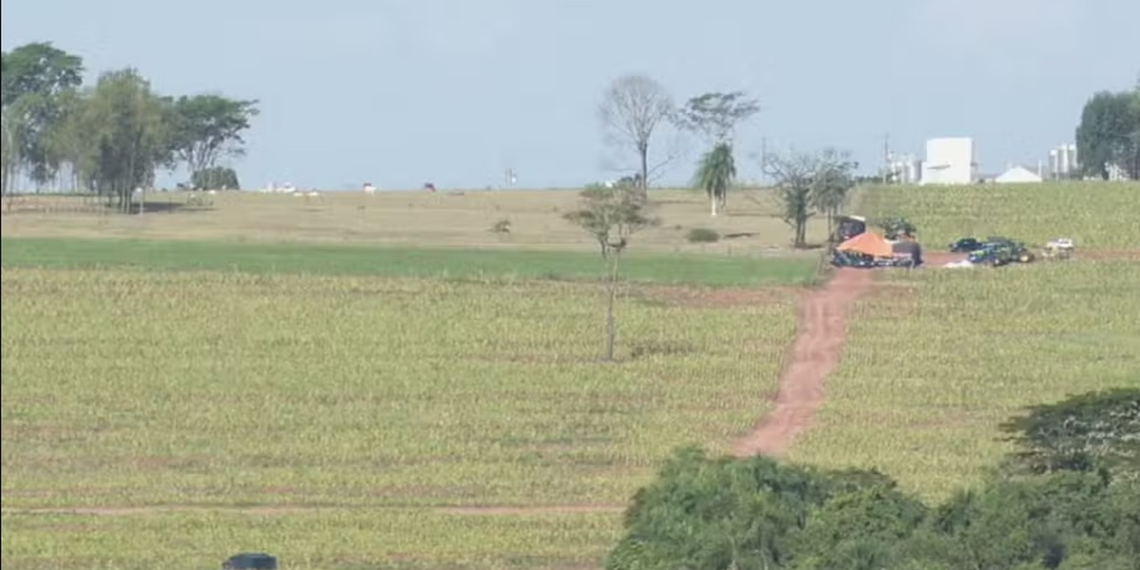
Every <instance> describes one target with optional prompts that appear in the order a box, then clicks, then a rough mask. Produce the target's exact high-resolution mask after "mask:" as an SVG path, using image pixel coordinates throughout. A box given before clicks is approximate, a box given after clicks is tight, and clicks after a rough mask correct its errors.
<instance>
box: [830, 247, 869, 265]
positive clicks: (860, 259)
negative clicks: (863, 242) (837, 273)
mask: <svg viewBox="0 0 1140 570" xmlns="http://www.w3.org/2000/svg"><path fill="white" fill-rule="evenodd" d="M831 264H832V265H834V266H835V267H858V268H861V269H868V268H871V267H875V258H873V257H871V256H869V255H863V254H861V253H854V252H848V251H839V250H833V251H832V252H831Z"/></svg>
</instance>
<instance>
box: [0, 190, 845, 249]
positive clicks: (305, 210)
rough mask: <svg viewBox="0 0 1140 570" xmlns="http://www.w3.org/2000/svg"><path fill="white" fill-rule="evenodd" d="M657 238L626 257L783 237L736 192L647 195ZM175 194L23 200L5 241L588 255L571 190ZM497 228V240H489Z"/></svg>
mask: <svg viewBox="0 0 1140 570" xmlns="http://www.w3.org/2000/svg"><path fill="white" fill-rule="evenodd" d="M651 196H652V201H653V214H654V215H655V216H657V217H659V218H660V219H661V221H662V223H661V225H660V226H659V227H657V228H651V229H648V230H646V231H645V232H643V233H641V234H638V236H637V237H636V244H635V245H634V246H633V247H632V249H636V250H639V251H648V252H658V253H661V252H665V253H676V252H681V253H709V254H720V255H734V256H738V255H745V256H756V255H772V254H774V253H776V254H781V255H784V254H787V253H788V252H787V249H788V247H787V246H788V244H789V243H790V241H789V240H790V239H791V233H790V230H789V229H788V226H787V225H786V224H785V223H784V222H783V221H782V220H781V219H780V218H779V216H778V215H777V212H778V208H777V206H776V203H775V196H774V195H773V193H772V192H771V191H766V190H741V191H739V192H736V193H734V194H733V195H732V196H731V197H730V199H729V210H728V213H727V215H721V216H718V217H716V218H713V217H711V216H710V215H709V212H708V203H707V200H706V198H705V197H704V195H703V194H701V193H699V192H694V191H690V190H654V191H653V192H652V194H651ZM188 199H189V197H188V195H187V194H186V193H178V192H171V193H158V194H155V195H154V196H152V197H151V198H150V202H149V203H150V208H152V209H153V210H154V211H153V214H151V215H147V214H144V215H142V216H116V215H113V214H107V213H105V212H104V211H103V210H102V209H101V208H98V207H97V206H94V205H92V203H91V202H90V201H89V200H86V199H83V198H70V197H59V196H35V195H33V196H23V197H19V198H16V199H15V201H14V203H13V205H12V207H11V209H8V208H3V209H2V212H3V213H2V214H0V229H2V230H3V235H4V236H5V237H75V238H92V237H98V238H105V237H118V238H145V239H204V240H227V241H234V240H245V241H261V242H272V243H280V242H323V243H334V244H342V243H363V244H372V245H376V244H382V245H393V246H405V247H407V246H412V247H415V246H431V247H460V248H514V249H545V250H576V251H593V250H596V248H597V244H595V243H594V242H593V241H591V239H590V237H589V236H588V235H587V234H586V233H584V232H583V231H582V230H581V229H579V228H577V227H575V226H574V225H572V224H570V223H569V222H567V221H566V220H565V219H564V218H563V216H564V215H565V214H566V213H567V212H570V211H573V210H574V209H576V208H577V207H579V196H578V192H577V191H573V190H542V191H521V190H520V191H469V192H440V193H434V194H433V193H428V192H377V193H375V194H372V195H368V194H364V193H363V192H323V193H321V195H320V197H319V198H308V197H294V196H292V195H288V194H259V193H249V192H240V193H236V192H235V193H220V194H217V195H215V196H212V197H210V198H209V199H210V200H212V201H213V205H212V206H211V207H208V208H196V207H195V208H190V207H185V204H186V202H187V200H188ZM502 220H508V221H509V222H510V225H511V232H510V234H508V235H503V234H497V233H493V232H491V231H490V230H491V228H492V226H494V225H495V224H496V223H498V222H500V221H502ZM694 228H710V229H714V230H716V231H718V232H720V233H721V235H723V236H725V238H726V239H724V240H722V241H721V242H720V243H716V244H707V245H701V244H690V243H689V242H688V241H687V240H686V238H685V236H686V234H687V233H688V232H689V230H691V229H694ZM826 237H827V227H826V223H825V220H823V219H822V218H820V219H815V220H813V221H812V223H811V224H810V225H809V227H808V240H809V241H810V242H813V243H820V242H823V241H825V240H826Z"/></svg>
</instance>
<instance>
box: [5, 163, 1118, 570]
mask: <svg viewBox="0 0 1140 570" xmlns="http://www.w3.org/2000/svg"><path fill="white" fill-rule="evenodd" d="M655 196H657V197H658V200H657V201H658V204H657V215H659V216H661V217H662V218H663V220H664V223H663V224H662V226H661V227H659V228H656V229H653V230H651V231H647V232H646V233H645V234H643V235H639V236H638V237H635V244H634V245H633V247H632V248H631V250H630V253H629V256H628V259H627V263H626V264H625V266H624V269H623V271H624V273H625V275H626V276H627V277H628V278H629V279H630V283H628V284H627V285H626V286H624V287H623V297H622V299H621V301H620V304H619V307H618V311H619V313H618V324H619V357H620V358H621V362H620V363H619V364H607V363H602V362H599V361H598V359H597V357H598V356H599V355H600V354H601V349H602V330H603V319H602V316H603V315H602V302H603V294H602V290H601V287H600V286H599V285H598V284H597V283H596V282H595V281H596V279H597V278H598V277H599V276H600V275H601V273H602V271H603V268H602V264H601V262H600V260H599V258H598V256H597V254H596V252H595V248H594V244H592V243H591V242H590V241H589V240H588V239H586V238H585V236H584V234H582V233H581V231H580V230H576V229H574V228H573V227H570V226H567V225H565V222H564V221H563V220H562V218H561V216H562V213H563V212H565V211H568V209H570V208H572V207H573V205H574V203H575V199H576V197H575V194H574V193H573V192H568V191H566V192H563V191H547V192H466V193H463V192H455V193H440V194H427V193H392V194H385V193H377V194H376V195H374V196H366V195H364V194H362V193H347V194H343V195H336V194H335V193H327V194H325V195H324V196H323V197H321V198H315V199H307V198H294V197H292V196H281V195H247V194H240V195H239V194H232V195H219V196H217V197H216V199H217V200H218V202H217V203H216V204H215V206H214V207H212V208H208V209H203V210H195V209H183V208H178V207H173V206H172V207H169V208H168V209H167V210H157V211H155V212H148V213H147V214H144V215H143V216H129V217H116V216H104V215H92V214H90V213H85V212H82V211H78V212H77V211H68V209H67V207H66V205H64V206H51V207H45V206H42V205H37V203H38V202H37V201H41V202H42V201H45V200H51V199H49V198H43V197H25V199H23V202H21V204H20V206H19V208H17V209H16V210H15V211H10V212H6V213H5V214H4V217H3V230H4V232H3V241H2V242H0V243H2V246H3V254H2V256H0V268H2V269H0V270H2V274H0V275H2V278H0V303H2V308H0V309H2V310H0V319H2V328H3V331H4V334H3V341H2V357H0V367H2V370H0V377H2V378H3V400H2V413H3V415H2V422H0V426H2V443H3V445H2V446H0V457H2V465H3V481H2V487H3V488H2V491H3V494H2V497H3V529H4V540H3V545H2V549H0V550H2V551H0V554H2V558H3V560H4V566H5V568H15V569H17V570H22V569H32V568H35V569H38V568H43V567H53V568H63V569H65V570H72V569H74V570H78V569H81V568H82V569H87V568H93V567H94V568H106V569H112V568H113V569H115V570H134V569H139V570H141V569H142V568H151V567H153V566H154V556H155V555H156V553H161V556H162V558H163V563H164V564H165V565H166V566H165V567H170V568H176V569H186V570H190V569H196V568H208V567H217V566H218V564H219V563H220V560H221V558H223V557H224V556H225V555H228V554H230V553H233V552H237V551H248V550H268V551H271V552H273V553H274V554H276V555H278V556H280V557H281V558H282V560H283V561H287V567H289V568H297V569H303V570H326V569H332V570H365V569H369V570H372V569H380V568H384V569H401V570H420V569H425V570H426V569H429V568H431V569H435V568H449V569H466V570H506V569H512V570H513V569H519V570H522V569H539V570H543V569H546V570H555V569H557V570H571V569H574V570H585V569H596V568H598V566H599V562H600V561H601V560H602V559H603V558H604V556H605V553H606V552H607V551H608V550H609V549H610V548H611V547H612V546H613V545H614V542H615V540H616V538H617V536H618V534H619V532H620V525H621V511H622V509H623V508H624V507H625V506H626V505H627V504H628V501H629V499H630V498H631V496H632V495H633V493H634V492H635V491H636V490H637V489H638V487H640V486H641V485H643V484H644V483H646V482H647V481H648V480H649V478H650V477H652V475H653V473H654V470H655V469H656V467H657V466H658V464H659V462H660V460H661V459H662V458H664V457H665V456H667V455H668V454H669V453H670V452H671V451H672V450H673V449H674V448H675V447H676V446H679V445H686V444H700V445H704V446H706V447H708V448H710V449H712V450H714V451H716V452H729V450H730V449H733V448H734V441H736V440H738V438H739V437H740V436H742V435H744V434H746V433H748V432H749V430H750V428H752V427H753V426H754V423H755V421H756V420H757V418H759V417H761V416H763V415H764V414H765V413H766V412H767V411H770V410H772V409H773V408H774V406H775V404H774V403H773V396H774V395H775V394H776V392H777V384H778V381H779V380H780V378H779V376H780V371H781V369H782V368H783V365H784V364H786V363H787V362H788V361H789V359H793V360H794V359H796V358H798V356H796V355H797V354H799V353H798V352H797V351H796V350H792V349H791V348H792V347H793V337H794V336H795V335H796V332H797V315H798V314H799V313H800V310H801V307H799V306H798V305H799V304H800V303H801V302H805V301H804V300H805V299H808V298H811V299H815V301H814V302H815V303H816V305H813V306H814V307H815V309H812V310H805V314H807V313H812V314H814V315H815V317H817V319H816V321H815V322H816V325H809V326H807V328H808V329H813V328H814V329H815V334H820V335H822V334H826V332H827V330H825V329H828V330H830V329H838V330H840V331H842V330H843V329H844V328H845V329H846V338H845V340H844V339H842V338H839V339H838V340H834V339H832V340H834V342H832V340H829V339H828V338H824V337H817V338H814V339H809V342H806V343H804V346H806V347H807V348H806V349H805V350H804V351H803V352H805V353H807V355H808V356H809V357H814V358H818V359H820V361H826V360H827V356H826V355H821V354H817V353H819V352H827V351H829V350H830V351H832V352H831V354H836V353H835V350H836V348H835V347H842V348H841V350H842V358H841V359H838V357H837V359H838V360H839V363H838V368H836V369H835V370H834V372H831V374H830V376H828V377H827V378H826V394H825V399H824V400H823V402H822V407H821V408H820V409H819V413H818V417H816V418H814V420H815V421H814V423H812V425H811V428H810V429H809V430H808V431H806V432H805V433H803V434H802V435H800V436H799V439H797V440H795V442H794V445H793V446H792V447H791V450H790V452H789V455H788V459H789V460H792V461H796V462H804V463H811V464H816V465H822V466H828V467H837V466H845V467H861V468H867V467H878V468H879V469H881V470H883V471H885V472H886V473H888V474H889V475H891V476H893V477H895V478H897V479H898V480H899V481H900V482H901V484H902V485H903V486H904V487H905V488H906V489H908V490H911V491H914V492H916V493H918V494H920V495H922V496H923V497H924V498H926V499H930V500H938V499H941V498H945V497H946V496H947V495H948V494H949V493H950V492H952V491H954V490H956V489H958V488H960V487H961V486H962V485H965V484H971V483H975V482H978V481H979V480H980V479H981V478H982V477H984V476H985V475H986V472H987V470H988V469H989V468H991V467H992V466H994V465H995V462H996V461H998V460H999V458H1000V456H1001V454H1002V453H1003V452H1004V451H1006V450H1007V449H1008V446H1007V444H1006V443H1005V442H1004V441H1002V440H1001V439H1000V437H1001V434H1000V432H999V430H998V425H999V424H1000V423H1001V422H1003V421H1004V420H1006V419H1007V418H1008V417H1010V416H1011V415H1014V414H1016V413H1018V412H1019V411H1021V410H1022V409H1024V408H1025V407H1026V406H1028V405H1032V404H1035V403H1043V402H1050V401H1056V400H1059V399H1061V398H1063V397H1065V396H1067V395H1070V394H1075V393H1079V392H1085V391H1089V390H1095V389H1098V388H1108V387H1118V386H1137V385H1140V325H1137V324H1136V318H1135V315H1137V314H1140V295H1136V294H1135V290H1136V288H1137V287H1138V286H1140V285H1138V284H1140V261H1138V258H1137V256H1135V255H1134V254H1135V253H1137V252H1140V230H1138V228H1140V225H1138V224H1136V222H1135V217H1136V216H1135V214H1134V213H1135V212H1140V187H1138V186H1137V185H1109V184H1082V185H1076V184H1072V185H1061V184H1044V185H1027V186H984V187H962V188H952V189H946V188H893V187H891V188H880V189H875V190H873V191H870V192H868V193H867V194H866V196H865V197H860V200H859V201H858V202H857V203H858V204H859V205H858V206H857V208H856V212H857V213H860V214H864V215H867V216H870V217H872V218H875V217H880V216H886V215H903V216H906V217H907V218H909V219H910V220H911V221H913V222H914V223H915V224H916V225H917V226H918V229H919V238H920V241H922V242H923V244H924V246H925V247H926V249H927V251H928V252H935V251H941V250H942V249H943V245H944V244H945V243H948V242H949V241H951V240H953V239H955V238H958V237H963V236H966V235H971V234H973V235H976V236H980V237H984V236H985V235H1006V236H1009V237H1011V238H1016V239H1022V240H1025V241H1027V242H1029V243H1031V244H1034V245H1039V244H1040V243H1043V242H1044V241H1046V240H1048V239H1052V238H1057V237H1071V238H1073V239H1074V240H1076V242H1077V245H1078V258H1077V260H1075V261H1071V262H1059V263H1045V262H1041V263H1035V264H1030V265H1015V266H1011V267H1005V268H1000V269H997V270H990V269H973V270H949V269H941V268H937V267H930V268H927V269H922V270H918V271H913V272H877V271H876V272H874V273H872V274H866V273H859V274H858V275H859V276H860V278H858V279H852V280H849V281H846V283H849V284H850V285H849V289H848V290H849V291H854V290H856V288H858V290H859V291H866V292H865V293H864V294H863V296H862V297H861V298H859V299H858V300H855V301H854V304H853V305H851V303H852V301H851V300H850V298H851V297H854V295H848V296H844V295H842V294H840V295H837V296H835V297H828V295H829V291H831V286H829V287H826V288H820V289H817V290H816V291H813V292H812V293H811V294H810V295H806V294H804V292H803V291H801V290H799V289H798V287H801V286H803V285H805V284H807V283H809V282H812V281H813V280H814V279H815V277H816V270H817V268H818V266H817V263H818V257H817V255H816V254H815V253H810V252H809V253H802V254H792V255H788V253H787V252H786V251H784V248H785V247H786V244H787V238H788V235H789V231H788V228H787V227H786V226H785V225H784V224H783V222H782V221H780V220H779V219H778V218H777V217H776V216H775V214H774V213H773V212H774V209H773V206H772V204H771V203H770V201H769V202H765V200H769V199H770V198H771V196H770V195H769V194H766V193H763V192H760V191H754V194H752V195H751V198H750V199H739V200H733V202H732V203H731V204H730V207H731V208H732V209H731V211H730V214H731V215H728V216H721V217H719V218H718V219H717V220H712V219H711V218H710V217H709V216H708V214H707V212H706V210H705V208H704V201H703V199H702V197H701V196H700V195H696V194H693V193H690V192H684V191H674V192H664V193H660V194H655ZM163 198H165V199H168V200H171V201H177V200H184V199H185V196H182V195H175V194H172V195H170V196H164V197H163ZM52 199H54V198H52ZM21 208H22V209H21ZM508 218H509V219H510V220H511V223H512V231H511V233H510V234H507V235H497V234H494V233H492V232H490V231H488V228H489V227H490V226H491V225H492V224H494V223H496V222H497V221H499V220H501V219H508ZM821 226H822V220H817V221H816V222H815V224H814V225H813V229H812V230H811V231H812V232H813V233H812V234H811V235H812V236H814V237H810V238H809V239H811V240H818V239H822V235H823V230H822V227H821ZM694 227H711V228H716V229H718V230H719V231H721V232H722V233H723V234H733V235H734V237H732V238H729V239H727V240H725V241H722V242H721V243H716V244H709V245H705V246H701V245H696V244H689V243H687V241H686V240H685V239H684V234H685V233H686V232H687V230H688V229H691V228H694ZM92 238H101V239H92ZM281 242H291V243H281ZM1090 250H1099V252H1097V253H1099V254H1103V255H1095V254H1093V253H1092V252H1091V251H1090ZM1086 252H1088V255H1085V253H1086ZM1122 254H1123V255H1122ZM835 283H845V281H843V280H836V281H833V282H832V285H834V284H835ZM837 299H838V300H837ZM805 306H807V305H805ZM849 306H850V308H851V310H850V311H848V310H847V307H849ZM844 319H847V320H846V321H845V320H844ZM833 321H835V322H838V323H840V324H835V322H833ZM819 323H822V324H823V325H827V326H820V325H819ZM843 323H846V326H845V327H844V326H843ZM803 331H804V328H803V327H800V332H801V333H802V332H803ZM821 331H823V332H821ZM803 336H804V335H801V338H803ZM806 336H809V337H810V336H812V335H811V334H807V335H806ZM799 344H800V343H799V342H797V343H796V345H797V346H798V345H799ZM808 369H809V370H816V371H818V370H829V368H828V367H827V366H822V367H821V366H816V367H808ZM822 374H827V373H826V372H823V373H822ZM809 375H810V374H809ZM789 380H793V381H794V380H797V379H795V378H792V379H789V378H784V382H785V383H787V382H788V381H789ZM808 381H811V379H808Z"/></svg>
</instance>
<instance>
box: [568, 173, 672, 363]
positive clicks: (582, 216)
mask: <svg viewBox="0 0 1140 570" xmlns="http://www.w3.org/2000/svg"><path fill="white" fill-rule="evenodd" d="M638 190H639V189H638V188H636V187H635V186H632V185H628V184H619V185H615V186H613V187H606V186H591V187H589V188H586V189H585V190H583V191H582V208H581V209H580V210H577V211H574V212H570V213H568V214H566V219H567V220H569V221H570V222H571V223H573V224H575V225H577V226H579V227H581V228H582V229H584V230H586V231H587V232H589V233H590V235H592V236H594V239H596V240H597V241H598V245H600V246H601V250H602V258H603V259H605V260H606V261H607V262H608V264H609V278H608V279H607V291H606V293H607V302H606V360H613V359H614V338H615V336H616V326H615V324H614V301H615V299H616V298H617V284H618V270H619V266H620V264H621V255H622V253H623V252H625V249H626V247H628V246H629V240H630V238H631V237H632V236H633V234H634V233H636V232H638V231H640V230H642V229H644V228H647V227H649V226H652V225H655V224H657V223H658V221H657V220H656V219H654V218H651V217H649V216H648V215H647V214H646V212H645V210H646V207H647V205H646V201H645V199H644V197H643V196H642V195H641V193H640V192H639V191H638Z"/></svg>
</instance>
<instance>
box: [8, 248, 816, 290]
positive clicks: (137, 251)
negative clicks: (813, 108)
mask: <svg viewBox="0 0 1140 570" xmlns="http://www.w3.org/2000/svg"><path fill="white" fill-rule="evenodd" d="M0 249H2V253H3V255H2V257H0V265H2V266H3V267H12V268H16V267H19V268H86V269H107V268H146V269H160V270H171V271H229V272H242V273H255V274H261V275H274V274H302V275H372V276H387V277H420V278H438V279H444V280H453V281H455V280H458V281H488V280H490V281H503V280H505V281H518V280H554V281H597V280H599V279H601V278H602V277H603V276H604V274H605V267H606V266H605V263H604V262H603V260H602V259H601V256H600V255H599V254H598V253H597V252H585V251H581V252H579V251H529V250H513V249H498V250H480V249H456V248H407V247H369V246H364V245H358V246H344V245H329V244H263V243H249V242H224V241H177V240H170V241H159V240H137V239H136V240H120V239H77V238H7V237H5V238H3V239H0ZM625 258H626V261H625V263H624V267H625V271H624V273H623V275H624V277H625V279H626V280H628V281H631V282H640V283H658V284H662V283H666V284H686V285H707V286H720V287H741V286H763V285H790V284H808V283H811V282H813V281H815V280H816V279H817V278H818V271H817V270H818V266H819V261H818V260H813V259H811V258H810V257H776V256H761V257H742V256H733V257H729V256H722V255H699V254H667V253H642V252H639V251H637V250H635V249H632V248H631V250H630V252H629V253H627V254H626V255H625Z"/></svg>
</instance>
